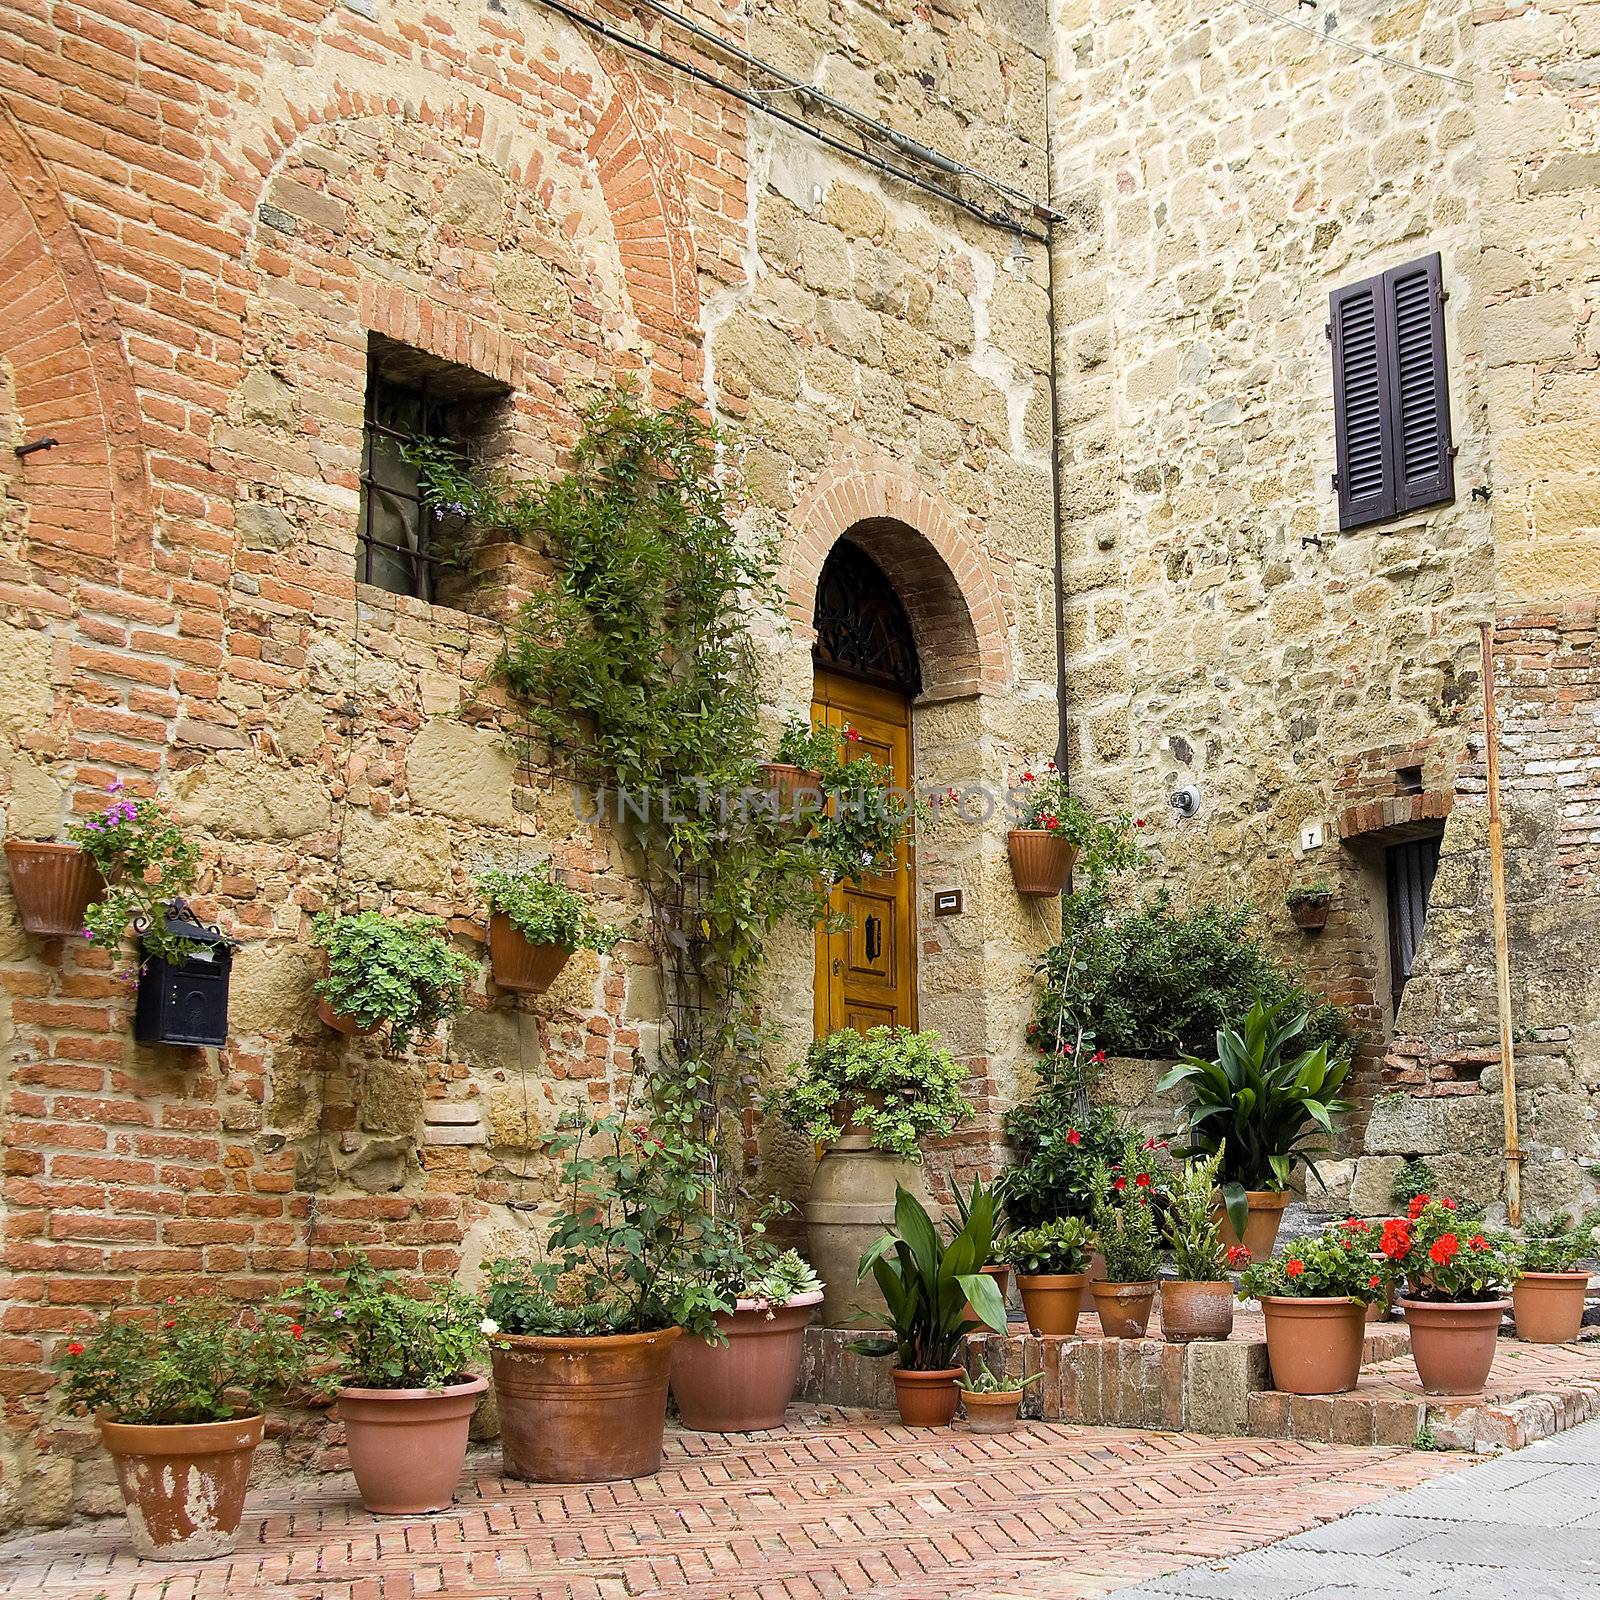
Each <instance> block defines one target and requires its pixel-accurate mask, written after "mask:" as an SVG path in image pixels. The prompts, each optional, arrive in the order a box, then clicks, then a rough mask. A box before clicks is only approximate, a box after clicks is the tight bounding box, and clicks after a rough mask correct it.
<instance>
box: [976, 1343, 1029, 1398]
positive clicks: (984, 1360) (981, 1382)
mask: <svg viewBox="0 0 1600 1600" xmlns="http://www.w3.org/2000/svg"><path fill="white" fill-rule="evenodd" d="M1043 1376H1044V1373H1043V1372H1042V1371H1040V1372H1030V1373H1029V1374H1028V1375H1027V1377H1025V1378H1013V1377H1010V1376H1009V1375H1008V1374H1007V1373H1005V1372H1003V1371H1001V1370H1000V1369H998V1368H996V1367H994V1366H992V1365H991V1364H990V1361H989V1357H988V1352H987V1351H985V1352H984V1354H983V1356H982V1357H981V1358H980V1362H979V1366H978V1370H977V1371H976V1372H963V1373H962V1374H961V1376H960V1377H959V1378H957V1379H956V1385H957V1387H958V1388H960V1389H961V1390H962V1391H963V1392H964V1393H966V1394H1021V1393H1022V1391H1023V1390H1024V1389H1026V1388H1027V1387H1028V1385H1029V1384H1030V1383H1037V1382H1038V1381H1039V1380H1040V1379H1041V1378H1042V1377H1043Z"/></svg>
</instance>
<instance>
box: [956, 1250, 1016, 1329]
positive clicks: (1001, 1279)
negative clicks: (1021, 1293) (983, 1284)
mask: <svg viewBox="0 0 1600 1600" xmlns="http://www.w3.org/2000/svg"><path fill="white" fill-rule="evenodd" d="M983 1275H984V1277H986V1278H993V1279H994V1286H995V1288H997V1289H998V1290H999V1291H1000V1304H1001V1305H1004V1304H1005V1303H1006V1293H1007V1291H1008V1290H1009V1289H1010V1287H1011V1268H1010V1267H1006V1266H1001V1265H998V1264H997V1263H993V1262H991V1263H990V1265H988V1266H987V1267H985V1268H983ZM962 1314H963V1315H964V1316H965V1317H966V1318H967V1320H968V1321H969V1322H977V1321H979V1320H980V1319H979V1317H978V1313H977V1312H976V1310H974V1309H973V1305H972V1302H971V1301H970V1300H969V1301H967V1303H966V1305H965V1306H964V1307H963V1308H962Z"/></svg>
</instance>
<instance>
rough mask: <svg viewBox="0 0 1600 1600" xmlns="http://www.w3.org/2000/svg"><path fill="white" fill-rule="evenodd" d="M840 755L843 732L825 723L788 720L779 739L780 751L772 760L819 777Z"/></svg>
mask: <svg viewBox="0 0 1600 1600" xmlns="http://www.w3.org/2000/svg"><path fill="white" fill-rule="evenodd" d="M838 754H839V730H838V729H837V728H829V727H826V726H824V725H823V724H822V723H820V722H819V723H816V724H815V725H813V724H812V723H810V722H808V721H806V720H805V718H803V717H789V718H787V719H786V720H785V721H784V724H783V732H782V733H781V734H780V735H779V736H778V748H777V749H776V750H774V751H773V753H772V759H773V760H774V761H777V762H781V763H784V764H786V765H788V766H791V767H799V768H800V769H801V770H802V771H803V772H815V773H817V774H818V775H819V777H820V775H821V773H822V769H823V768H824V767H826V766H827V765H828V764H829V763H830V762H832V761H835V760H836V759H837V758H838Z"/></svg>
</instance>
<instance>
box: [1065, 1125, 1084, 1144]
mask: <svg viewBox="0 0 1600 1600" xmlns="http://www.w3.org/2000/svg"><path fill="white" fill-rule="evenodd" d="M1067 1143H1068V1144H1070V1145H1080V1144H1082V1143H1083V1135H1082V1134H1081V1133H1079V1132H1078V1130H1077V1129H1076V1128H1068V1129H1067Z"/></svg>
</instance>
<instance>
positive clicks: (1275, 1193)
mask: <svg viewBox="0 0 1600 1600" xmlns="http://www.w3.org/2000/svg"><path fill="white" fill-rule="evenodd" d="M1293 1198H1294V1197H1293V1196H1292V1195H1291V1194H1290V1193H1289V1191H1288V1190H1287V1189H1282V1190H1278V1189H1246V1190H1245V1194H1244V1200H1245V1205H1246V1206H1247V1207H1248V1208H1249V1214H1248V1215H1247V1216H1246V1217H1245V1223H1244V1240H1243V1243H1244V1247H1245V1249H1246V1250H1248V1251H1249V1252H1250V1259H1251V1260H1252V1261H1265V1260H1266V1259H1267V1258H1268V1257H1269V1256H1270V1255H1271V1254H1272V1247H1273V1245H1275V1244H1276V1243H1277V1242H1278V1229H1279V1228H1280V1227H1281V1226H1282V1224H1283V1213H1284V1211H1285V1210H1286V1209H1287V1208H1288V1205H1289V1202H1290V1200H1292V1199H1293ZM1215 1216H1216V1219H1217V1232H1218V1233H1219V1234H1220V1235H1221V1236H1222V1243H1223V1245H1224V1247H1227V1246H1229V1245H1236V1244H1238V1243H1240V1239H1239V1235H1238V1234H1237V1233H1236V1232H1234V1227H1233V1223H1232V1221H1231V1220H1230V1219H1229V1217H1228V1208H1227V1207H1226V1206H1225V1205H1223V1204H1222V1202H1221V1200H1218V1202H1217V1209H1216V1212H1215Z"/></svg>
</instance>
